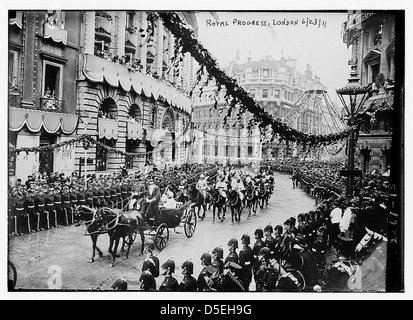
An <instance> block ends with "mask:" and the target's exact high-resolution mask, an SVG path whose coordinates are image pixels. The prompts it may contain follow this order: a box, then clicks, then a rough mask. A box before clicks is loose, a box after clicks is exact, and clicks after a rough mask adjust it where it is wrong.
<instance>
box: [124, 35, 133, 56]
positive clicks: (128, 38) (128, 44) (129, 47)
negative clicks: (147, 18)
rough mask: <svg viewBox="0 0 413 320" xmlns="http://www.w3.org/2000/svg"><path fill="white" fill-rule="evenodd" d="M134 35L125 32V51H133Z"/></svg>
mask: <svg viewBox="0 0 413 320" xmlns="http://www.w3.org/2000/svg"><path fill="white" fill-rule="evenodd" d="M134 43H135V35H134V34H130V33H128V32H127V33H125V53H135V52H136V46H135V44H134Z"/></svg>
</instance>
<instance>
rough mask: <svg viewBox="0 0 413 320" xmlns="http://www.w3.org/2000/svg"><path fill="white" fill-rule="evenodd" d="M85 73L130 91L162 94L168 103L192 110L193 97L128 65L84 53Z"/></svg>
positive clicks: (88, 76)
mask: <svg viewBox="0 0 413 320" xmlns="http://www.w3.org/2000/svg"><path fill="white" fill-rule="evenodd" d="M83 74H84V75H85V77H86V79H88V80H89V81H92V82H103V81H106V82H107V83H108V84H110V85H111V86H112V87H115V88H117V87H119V86H120V87H122V89H123V90H125V91H126V92H129V91H130V90H131V89H133V90H134V91H135V92H137V93H141V92H142V93H143V94H144V95H145V96H147V97H150V96H153V97H154V98H155V100H157V99H159V97H160V96H162V97H163V98H164V99H165V100H166V102H167V103H169V104H170V105H171V106H174V107H176V108H178V109H180V110H183V111H185V112H187V113H190V112H191V99H190V98H189V97H187V96H186V95H185V94H184V93H182V92H180V91H178V90H177V89H175V88H174V87H173V86H171V85H168V84H167V83H166V82H164V81H161V80H157V79H155V78H153V77H150V76H147V75H145V74H142V73H140V72H134V71H132V70H129V69H128V68H127V67H126V66H123V65H120V64H116V63H114V62H111V61H107V60H105V59H103V58H100V57H97V56H93V55H90V54H85V55H84V65H83Z"/></svg>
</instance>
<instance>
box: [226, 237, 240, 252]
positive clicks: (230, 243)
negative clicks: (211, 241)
mask: <svg viewBox="0 0 413 320" xmlns="http://www.w3.org/2000/svg"><path fill="white" fill-rule="evenodd" d="M227 245H228V246H232V247H234V248H235V249H237V248H238V240H237V239H235V238H231V239H229V241H228V243H227Z"/></svg>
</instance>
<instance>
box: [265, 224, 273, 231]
mask: <svg viewBox="0 0 413 320" xmlns="http://www.w3.org/2000/svg"><path fill="white" fill-rule="evenodd" d="M264 232H270V233H272V232H273V228H272V225H270V224H268V225H266V226H265V228H264Z"/></svg>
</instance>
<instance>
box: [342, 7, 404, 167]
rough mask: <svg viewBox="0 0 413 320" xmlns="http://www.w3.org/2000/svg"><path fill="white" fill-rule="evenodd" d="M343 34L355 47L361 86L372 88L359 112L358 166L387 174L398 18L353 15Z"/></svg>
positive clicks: (353, 53)
mask: <svg viewBox="0 0 413 320" xmlns="http://www.w3.org/2000/svg"><path fill="white" fill-rule="evenodd" d="M342 33H343V41H344V42H345V43H346V44H347V46H349V47H351V60H350V61H349V63H350V64H353V65H356V66H357V73H358V76H359V78H360V83H361V85H362V86H365V87H368V88H369V97H368V99H367V100H366V101H365V103H364V105H363V106H361V108H360V111H359V119H360V124H361V126H360V133H359V136H358V141H357V145H356V150H355V166H358V168H359V169H360V170H362V172H363V173H371V172H373V171H376V172H377V173H384V172H386V171H388V170H389V169H390V167H391V166H390V159H391V150H392V126H393V114H394V105H393V104H394V96H393V95H394V85H395V82H394V81H395V71H396V62H395V41H396V40H395V16H394V14H392V13H387V12H385V11H382V12H380V11H379V12H365V11H358V10H354V11H350V12H349V13H348V19H347V21H346V22H344V23H343V30H342Z"/></svg>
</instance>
